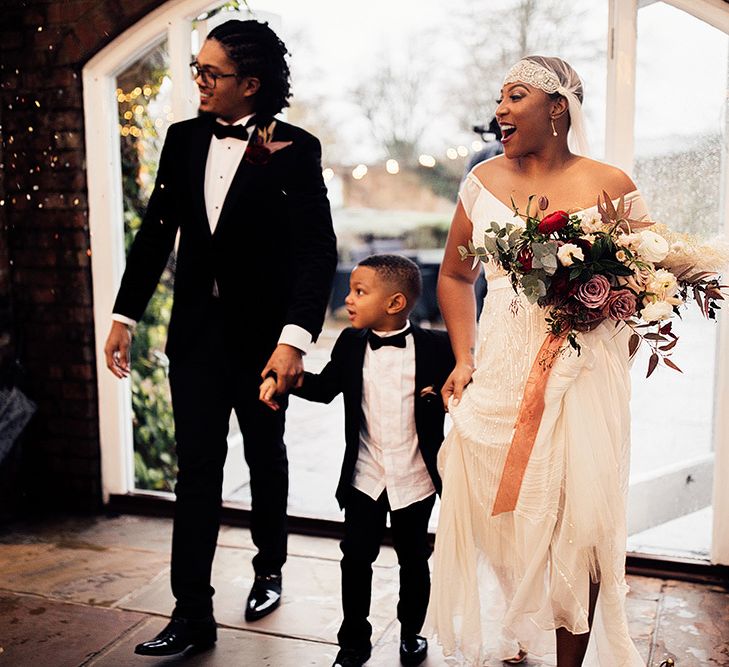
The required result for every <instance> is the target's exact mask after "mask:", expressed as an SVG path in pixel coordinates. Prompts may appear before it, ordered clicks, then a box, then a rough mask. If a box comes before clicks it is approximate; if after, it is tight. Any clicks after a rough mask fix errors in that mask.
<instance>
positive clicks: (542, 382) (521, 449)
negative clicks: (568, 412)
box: [491, 334, 565, 516]
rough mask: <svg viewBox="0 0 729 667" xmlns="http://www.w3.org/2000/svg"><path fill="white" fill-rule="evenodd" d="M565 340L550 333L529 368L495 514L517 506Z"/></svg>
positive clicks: (500, 484)
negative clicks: (545, 402)
mask: <svg viewBox="0 0 729 667" xmlns="http://www.w3.org/2000/svg"><path fill="white" fill-rule="evenodd" d="M564 340H565V337H564V336H555V335H554V334H549V335H548V336H547V338H545V340H544V342H543V343H542V346H541V347H540V348H539V352H537V356H536V357H535V359H534V363H533V364H532V368H531V370H530V371H529V377H527V381H526V385H525V387H524V396H523V398H522V399H521V406H520V407H519V414H518V416H517V418H516V425H515V427H514V435H513V437H512V439H511V445H509V452H508V454H507V455H506V461H505V463H504V470H503V472H502V473H501V481H500V482H499V488H498V491H497V492H496V500H495V501H494V508H493V511H492V512H491V516H496V515H497V514H502V513H504V512H512V511H513V510H514V509H515V508H516V503H517V501H518V500H519V491H520V490H521V483H522V481H523V480H524V473H525V472H526V467H527V464H528V463H529V456H530V455H531V453H532V448H533V447H534V441H535V440H536V438H537V432H538V431H539V426H540V424H541V421H542V414H543V413H544V392H545V390H546V388H547V380H549V374H550V373H551V372H552V366H553V365H554V360H555V358H556V356H557V354H558V352H559V349H560V348H561V347H562V343H564Z"/></svg>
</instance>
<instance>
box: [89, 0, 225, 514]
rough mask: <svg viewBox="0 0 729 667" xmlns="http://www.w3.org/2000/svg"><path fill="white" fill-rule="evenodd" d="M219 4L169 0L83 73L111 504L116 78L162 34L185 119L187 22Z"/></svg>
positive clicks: (125, 460) (119, 431)
mask: <svg viewBox="0 0 729 667" xmlns="http://www.w3.org/2000/svg"><path fill="white" fill-rule="evenodd" d="M218 4H220V2H219V0H218V1H217V2H211V0H170V1H169V2H167V3H165V4H164V5H162V6H161V7H158V8H157V9H156V10H154V11H153V12H151V13H150V14H148V15H147V16H145V17H144V18H143V19H141V20H140V21H139V22H137V23H136V24H134V25H133V26H132V27H130V28H129V29H127V30H126V31H125V32H124V33H122V34H121V35H119V36H118V37H117V38H116V39H114V40H113V41H112V42H111V43H110V44H108V45H107V46H106V47H105V48H104V49H102V50H101V51H100V52H99V53H98V54H96V55H95V56H94V57H93V58H92V59H91V60H90V61H89V62H88V63H87V64H86V66H85V67H84V70H83V88H84V115H85V119H84V120H85V136H86V165H87V170H86V177H87V183H88V199H89V231H90V235H91V251H92V252H91V270H92V275H93V294H94V330H95V337H96V373H97V383H98V396H99V437H100V445H101V483H102V492H103V499H104V502H106V501H108V499H109V494H112V493H114V494H123V493H128V492H129V491H132V490H133V488H134V455H133V448H132V447H131V442H132V441H133V434H132V406H131V391H130V381H129V380H128V379H127V380H122V381H120V380H118V379H117V378H116V377H114V376H113V375H112V374H111V373H110V372H109V370H108V369H107V368H106V365H105V361H104V342H105V341H106V337H107V335H108V333H109V327H110V324H111V311H112V307H113V305H114V295H115V294H116V292H117V290H118V288H119V283H120V281H121V275H122V273H123V271H124V264H125V257H124V222H123V217H122V213H123V208H124V207H123V199H122V191H121V178H120V175H121V157H120V144H119V132H118V122H117V117H118V111H117V108H118V107H117V100H116V94H115V91H116V77H117V75H118V74H119V73H120V72H122V71H123V70H124V69H125V68H126V67H127V66H128V65H129V64H131V63H132V62H134V60H136V59H138V58H139V57H140V55H142V54H144V53H145V52H146V51H148V50H149V49H151V48H153V47H154V46H155V45H157V44H159V42H160V41H162V40H163V39H165V38H167V43H168V48H169V55H170V67H171V74H172V77H173V79H172V80H173V81H174V86H173V91H172V110H173V114H174V118H175V120H184V119H186V118H191V117H192V116H194V114H195V93H194V87H193V83H192V80H191V79H190V75H189V72H188V69H187V64H188V62H189V59H190V55H191V54H190V33H191V26H192V21H193V20H194V19H195V18H196V17H197V16H200V14H201V13H203V12H205V11H206V10H208V9H210V8H212V7H214V6H215V5H218Z"/></svg>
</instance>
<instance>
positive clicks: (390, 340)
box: [367, 328, 411, 350]
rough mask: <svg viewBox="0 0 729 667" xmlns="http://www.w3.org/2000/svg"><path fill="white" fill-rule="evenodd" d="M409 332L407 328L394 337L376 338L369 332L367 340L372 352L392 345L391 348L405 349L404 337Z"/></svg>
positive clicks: (375, 335)
mask: <svg viewBox="0 0 729 667" xmlns="http://www.w3.org/2000/svg"><path fill="white" fill-rule="evenodd" d="M410 331H411V329H410V328H407V329H405V331H401V332H400V333H398V334H395V335H394V336H378V335H377V334H376V333H374V332H373V331H370V333H369V334H368V336H367V340H368V342H369V344H370V347H371V348H372V349H373V350H379V349H380V348H381V347H384V346H386V345H392V347H405V336H407V335H408V334H409V333H410Z"/></svg>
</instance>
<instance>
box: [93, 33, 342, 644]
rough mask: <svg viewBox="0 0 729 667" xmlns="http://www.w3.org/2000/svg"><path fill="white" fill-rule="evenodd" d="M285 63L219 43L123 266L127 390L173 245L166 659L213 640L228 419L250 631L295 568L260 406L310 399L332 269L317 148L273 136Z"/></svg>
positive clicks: (205, 51)
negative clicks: (262, 390) (306, 393)
mask: <svg viewBox="0 0 729 667" xmlns="http://www.w3.org/2000/svg"><path fill="white" fill-rule="evenodd" d="M286 55H287V50H286V47H285V46H284V44H283V43H282V42H281V40H280V39H279V38H278V37H277V36H276V34H275V33H274V32H273V31H272V30H271V29H270V28H269V27H268V25H267V24H265V23H259V22H257V21H228V22H226V23H223V24H222V25H220V26H218V27H216V28H215V29H213V30H212V31H211V32H210V33H209V35H208V37H207V39H206V41H205V43H204V44H203V47H202V49H201V50H200V53H199V54H198V56H197V60H196V61H194V62H193V63H192V65H191V67H192V73H193V77H194V79H195V82H196V84H197V86H198V88H199V91H200V112H201V114H200V116H199V117H198V118H195V119H193V120H188V121H184V122H181V123H177V124H175V125H172V126H171V127H170V128H169V131H168V133H167V138H166V140H165V143H164V147H163V149H162V155H161V157H160V163H159V170H158V174H157V181H156V184H155V188H154V191H153V193H152V196H151V198H150V200H149V205H148V208H147V212H146V215H145V217H144V221H143V223H142V226H141V228H140V230H139V232H138V233H137V236H136V238H135V239H134V243H133V245H132V247H131V250H130V252H129V256H128V258H127V265H126V270H125V271H124V276H123V277H122V281H121V287H120V288H119V293H118V296H117V299H116V303H115V305H114V315H113V320H114V322H113V323H112V328H111V332H110V334H109V337H108V339H107V342H106V347H105V354H106V363H107V366H108V367H109V369H110V370H111V371H112V372H113V373H114V374H115V375H116V376H117V377H120V378H121V377H126V376H127V375H128V374H129V347H130V342H131V337H132V331H133V327H134V324H135V323H136V321H138V320H139V319H140V318H141V317H142V314H143V312H144V310H145V308H146V306H147V302H148V301H149V299H150V297H151V295H152V293H153V292H154V290H155V287H156V285H157V283H158V281H159V278H160V275H161V274H162V271H163V269H164V267H165V265H166V262H167V259H168V257H169V254H170V252H171V251H172V249H173V246H174V245H175V239H176V237H177V234H178V231H179V246H178V248H177V265H176V272H175V297H174V305H173V308H172V316H171V319H170V326H169V332H168V340H167V354H168V356H169V359H170V388H171V393H172V406H173V410H174V417H175V430H176V441H177V458H178V466H179V473H178V477H177V484H176V487H175V493H176V496H177V499H176V503H175V519H174V530H173V537H172V570H171V583H172V592H173V594H174V596H175V599H176V605H175V609H174V612H173V614H172V619H171V621H170V623H169V624H168V625H167V627H166V628H165V629H164V630H163V631H162V632H161V633H160V634H159V635H158V636H157V637H156V638H154V639H153V640H151V641H148V642H144V643H143V644H140V645H138V646H137V647H136V652H137V653H140V654H143V655H172V654H175V653H180V652H181V651H184V650H185V649H187V648H189V647H191V646H194V647H196V648H205V647H208V646H211V645H212V644H213V643H214V642H215V640H216V629H215V627H216V626H215V620H214V618H213V604H212V598H213V593H214V590H213V588H212V587H211V585H210V573H211V568H212V562H213V555H214V553H215V545H216V540H217V535H218V528H219V522H220V505H221V488H222V481H223V464H224V462H225V456H226V453H227V441H226V436H227V433H228V421H229V418H230V414H231V410H235V412H236V415H237V417H238V421H239V423H240V428H241V431H242V434H243V441H244V452H245V458H246V461H247V463H248V466H249V468H250V480H251V482H250V483H251V506H252V507H251V534H252V538H253V542H254V543H255V545H256V547H257V548H258V553H257V554H256V555H255V557H254V558H253V568H254V570H255V582H254V584H253V588H252V590H251V592H250V595H249V597H248V600H247V602H246V609H245V617H246V620H248V621H255V620H257V619H259V618H262V617H263V616H265V615H266V614H268V613H270V612H271V611H273V610H274V609H275V608H276V607H277V606H278V605H279V602H280V597H281V583H282V581H281V567H282V565H283V564H284V562H285V560H286V535H287V532H286V500H287V493H288V463H287V459H286V448H285V445H284V441H283V432H284V418H283V413H277V412H273V411H271V410H268V409H267V408H266V407H265V406H264V405H263V404H262V403H261V402H260V401H259V400H258V387H259V385H260V383H261V378H262V377H265V376H268V375H272V376H274V377H275V378H276V380H277V384H278V388H279V390H280V392H286V391H287V390H288V389H290V388H291V387H293V386H295V385H298V384H299V383H300V380H301V377H302V373H303V363H302V355H303V353H304V350H305V349H306V347H307V345H309V344H310V343H311V342H312V341H313V340H316V337H317V336H318V334H319V332H320V331H321V326H322V322H323V319H324V313H325V309H326V304H327V301H328V297H329V290H330V285H331V280H332V277H333V274H334V270H335V266H336V260H337V255H336V240H335V237H334V232H333V230H332V221H331V214H330V210H329V202H328V200H327V196H326V188H325V186H324V182H323V180H322V172H321V164H320V158H321V150H320V145H319V141H318V140H317V139H316V138H315V137H313V136H312V135H310V134H308V133H307V132H305V131H304V130H302V129H300V128H298V127H294V126H292V125H289V124H287V123H283V122H281V121H274V120H273V116H274V115H275V114H277V113H278V112H280V111H281V110H282V109H283V108H284V107H286V106H288V98H289V97H290V95H291V93H290V91H289V68H288V65H287V63H286V60H285V56H286Z"/></svg>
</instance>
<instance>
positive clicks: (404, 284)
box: [357, 255, 423, 310]
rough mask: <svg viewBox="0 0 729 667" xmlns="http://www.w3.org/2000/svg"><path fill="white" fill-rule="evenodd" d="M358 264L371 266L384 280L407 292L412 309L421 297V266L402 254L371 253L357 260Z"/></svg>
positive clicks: (400, 290)
mask: <svg viewBox="0 0 729 667" xmlns="http://www.w3.org/2000/svg"><path fill="white" fill-rule="evenodd" d="M357 266H369V267H370V268H371V269H374V271H375V273H377V275H378V276H379V277H380V278H381V279H382V280H384V281H385V282H387V283H389V284H390V285H392V287H394V288H395V289H396V290H397V291H398V292H402V293H403V294H405V296H406V297H407V299H408V306H409V309H410V310H412V308H413V307H414V306H415V302H416V301H417V300H418V299H419V298H420V294H421V293H422V291H423V279H422V277H421V275H420V268H419V267H418V265H417V264H416V263H415V262H413V261H412V260H411V259H408V258H407V257H403V256H402V255H370V256H369V257H365V258H364V259H363V260H362V261H360V262H357Z"/></svg>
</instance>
